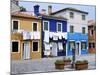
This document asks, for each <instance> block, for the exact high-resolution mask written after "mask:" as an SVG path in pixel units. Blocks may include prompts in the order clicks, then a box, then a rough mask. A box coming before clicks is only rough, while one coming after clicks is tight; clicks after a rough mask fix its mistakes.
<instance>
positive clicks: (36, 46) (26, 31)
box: [11, 12, 42, 60]
mask: <svg viewBox="0 0 100 75" xmlns="http://www.w3.org/2000/svg"><path fill="white" fill-rule="evenodd" d="M11 21H12V24H11V59H12V60H23V59H39V58H41V45H42V44H41V19H40V18H38V17H35V16H32V15H30V14H25V13H22V12H16V13H12V15H11Z"/></svg>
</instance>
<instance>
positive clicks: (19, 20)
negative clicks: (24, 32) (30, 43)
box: [12, 19, 20, 31]
mask: <svg viewBox="0 0 100 75" xmlns="http://www.w3.org/2000/svg"><path fill="white" fill-rule="evenodd" d="M14 21H18V30H19V29H20V20H17V19H12V31H16V30H14V29H13V27H14V26H13V22H14ZM18 30H17V31H18Z"/></svg>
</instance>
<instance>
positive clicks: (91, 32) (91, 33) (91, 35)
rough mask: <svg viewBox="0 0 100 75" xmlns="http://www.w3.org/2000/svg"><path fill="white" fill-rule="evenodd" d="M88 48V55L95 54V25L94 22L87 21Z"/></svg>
mask: <svg viewBox="0 0 100 75" xmlns="http://www.w3.org/2000/svg"><path fill="white" fill-rule="evenodd" d="M88 46H89V53H91V54H94V53H96V23H95V21H94V20H90V21H88Z"/></svg>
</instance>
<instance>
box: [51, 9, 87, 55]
mask: <svg viewBox="0 0 100 75" xmlns="http://www.w3.org/2000/svg"><path fill="white" fill-rule="evenodd" d="M51 15H52V16H57V17H59V16H62V17H64V18H66V19H68V21H67V22H68V24H67V33H68V34H67V36H66V37H67V48H66V55H72V49H73V48H74V49H75V54H76V55H85V54H88V22H87V21H88V20H87V16H88V12H85V11H82V10H79V9H76V8H64V9H61V10H58V11H56V12H53V13H51Z"/></svg>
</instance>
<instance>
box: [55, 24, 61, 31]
mask: <svg viewBox="0 0 100 75" xmlns="http://www.w3.org/2000/svg"><path fill="white" fill-rule="evenodd" d="M58 24H61V31H58ZM56 29H57V32H62V23H61V22H57V25H56Z"/></svg>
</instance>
